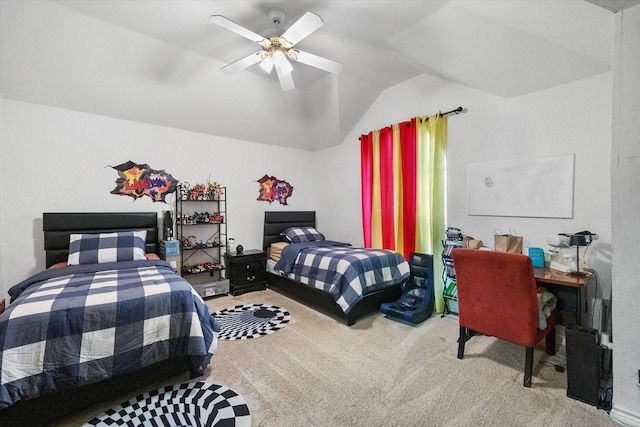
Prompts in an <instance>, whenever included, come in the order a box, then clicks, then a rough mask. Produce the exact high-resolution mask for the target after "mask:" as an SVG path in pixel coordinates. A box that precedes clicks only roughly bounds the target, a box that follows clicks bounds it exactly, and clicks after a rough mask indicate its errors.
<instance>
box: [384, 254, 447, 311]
mask: <svg viewBox="0 0 640 427" xmlns="http://www.w3.org/2000/svg"><path fill="white" fill-rule="evenodd" d="M409 271H410V275H409V278H408V280H407V281H405V282H404V283H403V284H402V296H401V297H400V299H398V300H397V301H393V302H386V303H383V304H382V305H381V306H380V311H381V312H382V313H384V314H386V315H387V317H389V318H391V319H395V320H401V321H404V322H408V323H413V324H418V323H420V322H424V321H425V320H427V319H428V318H429V317H430V316H431V314H432V313H433V304H434V301H435V295H434V290H433V255H427V254H420V253H417V252H413V253H412V254H411V255H410V256H409Z"/></svg>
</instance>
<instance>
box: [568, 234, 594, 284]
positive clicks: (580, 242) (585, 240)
mask: <svg viewBox="0 0 640 427" xmlns="http://www.w3.org/2000/svg"><path fill="white" fill-rule="evenodd" d="M590 243H591V233H590V232H587V231H581V232H580V233H576V234H571V235H569V246H575V247H576V271H572V272H570V273H569V274H570V275H572V276H581V277H584V276H586V275H587V273H585V272H584V271H580V246H589V244H590Z"/></svg>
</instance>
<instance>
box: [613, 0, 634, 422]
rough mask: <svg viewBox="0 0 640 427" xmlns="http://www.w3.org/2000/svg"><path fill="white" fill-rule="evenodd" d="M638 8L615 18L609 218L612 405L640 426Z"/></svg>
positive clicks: (615, 411)
mask: <svg viewBox="0 0 640 427" xmlns="http://www.w3.org/2000/svg"><path fill="white" fill-rule="evenodd" d="M638 40H640V6H635V7H633V8H630V9H626V10H624V11H623V12H619V13H617V14H616V17H615V38H614V41H615V43H614V58H613V59H614V60H613V64H614V69H613V97H614V109H613V132H612V133H613V139H612V151H611V169H612V176H611V181H612V182H611V184H612V186H611V191H612V201H613V204H612V207H613V209H612V213H613V215H612V217H613V242H614V245H613V299H612V302H613V343H614V344H613V409H612V410H611V417H612V418H614V419H615V420H618V421H620V422H622V423H624V424H625V425H630V426H631V425H633V426H640V378H638V376H639V375H640V350H638V343H639V342H640V330H639V329H638V325H640V309H639V308H638V304H639V302H640V283H639V282H640V279H639V278H640V264H639V263H638V241H640V216H639V215H638V212H639V211H640V121H639V120H638V118H639V117H640V114H639V112H640V84H638V75H640V50H639V49H638Z"/></svg>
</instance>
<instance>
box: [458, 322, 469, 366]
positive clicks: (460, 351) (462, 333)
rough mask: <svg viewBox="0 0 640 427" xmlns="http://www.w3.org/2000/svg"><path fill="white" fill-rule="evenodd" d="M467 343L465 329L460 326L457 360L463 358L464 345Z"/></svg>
mask: <svg viewBox="0 0 640 427" xmlns="http://www.w3.org/2000/svg"><path fill="white" fill-rule="evenodd" d="M466 342H467V328H465V327H464V326H460V338H458V359H462V358H463V357H464V344H465V343H466Z"/></svg>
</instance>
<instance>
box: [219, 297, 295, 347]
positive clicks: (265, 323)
mask: <svg viewBox="0 0 640 427" xmlns="http://www.w3.org/2000/svg"><path fill="white" fill-rule="evenodd" d="M213 316H214V317H215V318H216V320H218V322H219V323H220V333H219V334H218V339H220V340H229V341H231V340H247V339H250V338H260V337H262V336H265V335H269V334H272V333H274V332H276V331H278V330H280V329H282V328H284V327H285V326H287V324H288V323H289V320H290V319H291V314H289V312H288V311H286V310H283V309H282V308H280V307H277V306H275V305H266V304H247V305H236V306H235V307H231V308H225V309H224V310H219V311H216V312H215V313H213Z"/></svg>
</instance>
